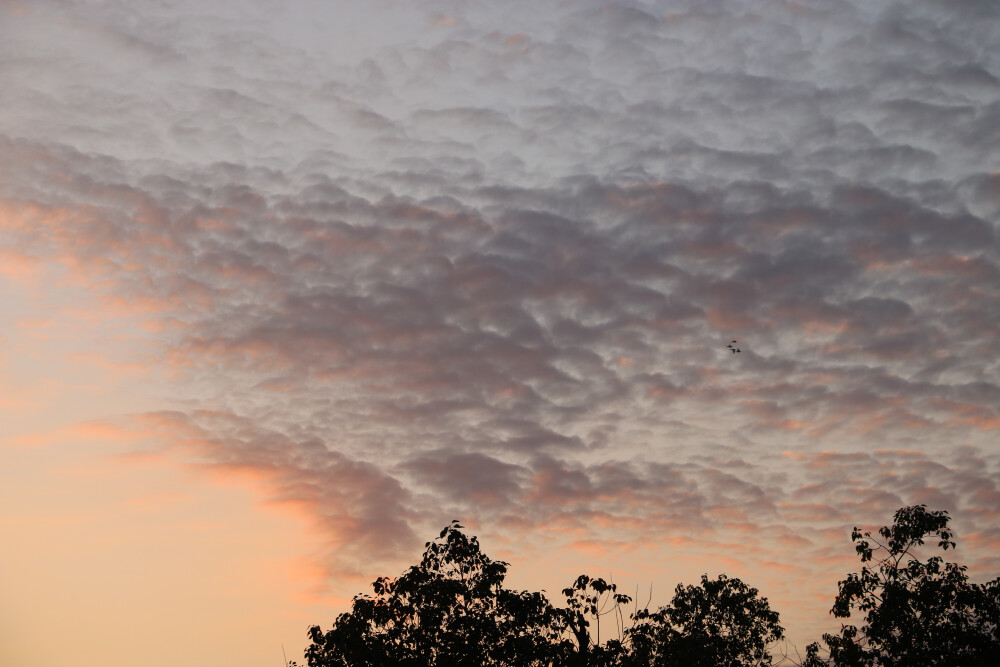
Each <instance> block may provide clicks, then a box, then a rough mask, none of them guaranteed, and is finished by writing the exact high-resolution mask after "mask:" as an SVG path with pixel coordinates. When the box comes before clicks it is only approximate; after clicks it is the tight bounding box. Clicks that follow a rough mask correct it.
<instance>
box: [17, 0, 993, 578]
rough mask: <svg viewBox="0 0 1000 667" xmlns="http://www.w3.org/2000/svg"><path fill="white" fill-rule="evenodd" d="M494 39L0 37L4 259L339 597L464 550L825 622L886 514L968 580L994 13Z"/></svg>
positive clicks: (166, 14)
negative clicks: (258, 497)
mask: <svg viewBox="0 0 1000 667" xmlns="http://www.w3.org/2000/svg"><path fill="white" fill-rule="evenodd" d="M515 5H516V3H514V4H512V3H503V7H502V11H501V8H499V7H491V6H488V5H487V4H486V3H457V2H456V3H448V2H445V3H434V5H433V6H424V5H420V4H418V3H404V2H399V3H376V4H374V5H370V6H366V8H365V9H364V10H361V9H359V8H358V7H357V6H355V5H353V4H347V3H342V4H337V3H312V4H311V3H297V4H296V5H295V9H294V10H293V9H287V8H286V9H280V8H279V7H280V6H279V5H278V4H271V3H266V4H265V3H262V4H259V5H253V4H251V3H239V4H236V3H233V4H229V5H227V4H225V3H219V4H218V5H215V4H213V5H212V6H211V7H205V6H204V3H156V4H152V3H151V4H148V5H145V4H143V3H115V2H111V3H101V4H89V3H80V4H72V3H70V4H63V3H46V2H38V3H31V4H30V5H25V6H24V7H19V6H18V5H17V4H16V3H5V4H3V5H2V7H0V10H2V11H4V12H6V13H7V16H5V17H4V22H3V23H4V27H3V28H0V31H2V35H3V39H2V40H0V57H2V58H3V59H4V61H5V62H6V63H7V65H6V66H5V67H4V68H3V69H2V70H0V86H2V88H3V90H4V91H5V92H4V99H5V102H4V105H5V110H4V113H3V114H2V115H0V133H2V134H0V152H2V154H3V155H4V156H5V159H4V160H3V161H2V162H0V195H2V206H3V217H2V222H0V238H2V242H3V245H4V246H5V247H6V248H7V250H6V252H7V253H8V254H9V255H10V256H11V257H16V258H21V261H27V260H25V259H24V258H28V259H30V260H31V261H43V262H44V261H57V260H59V261H62V262H64V263H65V265H66V266H68V267H69V268H70V270H71V271H72V272H73V275H74V276H75V278H76V279H78V280H79V281H81V283H82V284H84V285H87V286H88V287H89V288H91V289H93V290H95V291H97V292H99V293H100V294H102V295H104V296H105V297H107V298H109V299H118V300H119V302H120V303H126V304H130V307H132V308H134V309H135V311H136V312H137V313H141V314H142V316H143V317H144V318H146V319H147V320H148V324H149V329H150V330H151V331H152V333H149V335H148V340H147V342H148V346H149V349H150V350H151V351H153V353H154V354H155V355H156V358H157V359H158V360H159V363H163V364H170V365H172V368H173V369H174V371H173V372H174V373H175V376H174V378H175V379H174V380H173V382H174V384H173V392H174V395H175V396H176V399H177V400H176V401H175V403H173V404H171V405H165V406H164V409H163V411H162V412H160V413H155V414H149V415H145V416H142V417H139V418H141V419H145V420H149V421H152V422H154V423H156V424H158V425H159V426H160V427H161V428H162V432H163V433H164V441H165V442H169V443H172V445H171V446H172V447H174V448H175V450H176V452H177V453H178V455H180V456H183V457H186V459H187V460H191V461H197V462H199V463H200V464H203V465H206V466H214V467H221V468H232V469H239V470H253V471H256V472H258V473H260V474H262V475H263V476H264V479H266V485H267V489H268V493H269V494H271V495H272V496H273V497H274V498H275V499H277V500H285V501H291V502H296V503H300V504H301V505H302V506H304V507H306V508H308V511H309V512H310V514H311V516H312V517H313V518H314V520H315V522H316V525H317V526H318V527H319V529H320V530H321V531H322V534H323V535H324V537H325V538H326V539H327V540H328V543H329V547H330V549H329V553H328V554H325V555H324V556H323V558H324V562H325V563H326V566H327V567H328V568H329V572H331V573H333V572H354V571H355V570H356V569H357V568H358V567H359V563H363V564H365V565H367V564H368V560H367V559H370V558H373V557H374V558H376V559H383V560H391V559H393V558H397V557H399V556H400V555H401V554H408V553H410V552H411V551H412V550H413V549H414V548H415V547H417V546H419V543H420V541H421V539H422V537H423V535H425V534H427V530H428V526H438V525H440V524H441V523H442V521H447V520H448V519H450V518H452V515H453V514H454V515H465V516H474V517H476V518H477V520H478V521H479V522H480V523H481V524H482V526H484V530H486V531H490V530H494V529H495V530H503V531H506V533H507V534H508V535H521V536H524V537H525V538H526V539H529V540H530V538H531V536H532V535H533V534H534V531H537V530H540V529H551V528H554V527H555V528H558V529H560V530H563V531H564V534H565V535H566V536H567V537H566V538H565V539H566V541H567V543H568V542H569V541H571V540H573V539H575V538H574V537H573V536H577V537H578V536H579V534H580V533H581V531H582V532H584V533H586V535H587V538H588V539H589V540H591V542H590V543H594V542H595V541H600V540H601V539H607V540H609V542H608V543H612V542H611V540H619V542H615V543H617V544H624V543H628V545H626V546H628V548H643V545H650V544H656V543H657V542H663V541H666V540H669V539H679V537H678V536H680V535H697V536H699V540H701V543H702V545H703V546H702V548H706V549H711V548H712V547H713V545H714V546H716V547H718V549H719V550H720V551H730V552H731V551H732V549H733V548H734V547H733V545H737V544H738V545H741V548H742V549H743V550H744V551H743V553H745V554H746V558H747V559H748V560H751V561H754V562H758V563H760V564H761V565H762V566H765V567H766V566H774V567H776V568H778V569H780V568H782V567H784V568H786V570H785V572H786V574H787V576H786V580H787V583H788V586H789V588H790V589H792V588H796V587H798V588H799V589H801V590H807V591H816V590H820V588H822V587H817V586H818V585H817V584H815V582H814V581H813V580H812V578H811V577H810V573H809V572H808V571H805V570H802V571H800V570H798V569H796V567H795V566H793V564H792V560H791V559H789V558H788V557H787V553H788V551H789V550H793V549H794V550H795V551H796V552H797V553H799V555H800V557H798V558H796V559H795V562H797V563H801V561H802V558H801V555H802V554H806V555H812V556H814V557H815V558H817V559H822V557H823V554H824V553H828V552H829V550H830V549H831V544H838V545H839V544H840V543H842V542H843V540H844V536H843V532H842V528H843V526H844V525H849V524H853V523H861V522H865V521H879V520H883V519H884V518H885V517H886V516H887V514H888V513H890V512H891V511H892V510H894V509H895V508H897V507H899V506H901V505H904V504H910V503H917V502H927V503H928V504H930V505H933V506H936V507H944V508H947V509H949V510H951V511H952V512H953V513H954V514H956V515H957V516H958V518H959V519H960V526H961V527H962V529H963V530H964V532H965V533H966V534H967V535H969V536H970V539H969V544H968V545H967V548H968V549H969V551H968V553H969V554H970V558H971V559H973V560H975V561H976V562H977V563H978V564H979V565H981V566H982V567H984V568H992V571H994V572H995V571H996V569H997V566H998V565H1000V561H998V560H997V557H996V555H995V554H996V553H997V550H996V545H997V540H998V537H997V535H996V531H995V530H992V532H991V528H990V526H991V525H995V523H996V521H997V519H998V511H1000V489H998V481H1000V478H998V466H1000V461H998V457H997V452H996V448H995V443H996V438H997V433H1000V410H998V407H997V406H1000V365H998V361H997V359H998V357H997V354H996V345H997V331H1000V242H998V230H997V219H998V215H1000V180H998V176H997V174H996V173H994V172H995V171H996V169H997V164H996V161H995V159H996V155H997V152H998V148H1000V78H998V77H1000V52H998V51H997V49H996V48H995V45H996V44H998V43H1000V10H998V8H997V6H996V4H995V3H991V2H974V1H972V0H964V1H961V2H943V1H938V0H924V1H920V2H897V3H890V2H878V3H868V2H864V3H862V2H847V1H838V2H833V1H811V2H805V3H791V2H780V1H774V2H767V3H758V2H743V3H740V2H613V3H600V2H591V1H589V0H587V1H584V2H573V3H525V4H523V5H516V6H515ZM11 261H13V260H11ZM733 338H738V339H739V340H740V345H741V347H742V353H741V354H739V355H730V354H729V353H728V351H727V350H726V349H725V348H724V345H725V344H726V343H727V342H728V341H729V340H731V339H733ZM195 388H196V389H195ZM194 397H197V401H195V400H194ZM494 527H496V528H494ZM783 559H784V561H783ZM782 562H784V563H785V564H784V565H782ZM835 565H836V567H834V571H839V569H840V568H841V567H842V564H841V563H840V561H838V562H837V563H836V564H835ZM810 587H812V588H810ZM827 588H828V587H827ZM822 590H826V588H823V589H822Z"/></svg>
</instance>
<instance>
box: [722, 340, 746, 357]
mask: <svg viewBox="0 0 1000 667" xmlns="http://www.w3.org/2000/svg"><path fill="white" fill-rule="evenodd" d="M726 349H728V350H729V351H730V352H732V353H733V354H736V353H737V352H742V351H743V350H741V349H740V348H738V347H736V341H735V340H734V341H730V343H729V345H727V346H726Z"/></svg>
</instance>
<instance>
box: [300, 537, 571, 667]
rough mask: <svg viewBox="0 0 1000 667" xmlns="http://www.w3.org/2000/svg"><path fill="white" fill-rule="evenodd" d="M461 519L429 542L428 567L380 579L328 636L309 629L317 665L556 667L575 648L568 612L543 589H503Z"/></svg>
mask: <svg viewBox="0 0 1000 667" xmlns="http://www.w3.org/2000/svg"><path fill="white" fill-rule="evenodd" d="M461 529H462V526H461V525H459V524H458V522H457V521H456V522H452V524H451V525H450V526H448V527H446V528H445V529H444V530H442V531H441V535H440V537H439V539H438V540H437V541H434V542H428V543H427V544H426V545H425V546H426V551H425V552H424V556H423V559H422V560H421V563H420V565H416V566H413V567H411V568H410V569H409V570H407V571H406V572H405V573H404V574H403V575H401V576H400V577H398V578H396V579H390V578H387V577H380V578H378V579H377V580H375V582H374V583H373V584H372V588H373V589H374V593H375V596H374V597H371V596H368V595H358V596H356V597H355V598H354V601H353V604H352V609H351V611H350V612H347V613H344V614H341V615H340V616H339V617H338V618H337V620H336V622H335V623H334V625H333V627H332V628H331V629H330V630H329V631H328V632H326V633H323V632H322V630H321V629H320V628H319V626H314V627H312V628H310V630H309V636H310V638H311V640H312V644H311V645H310V646H309V647H308V648H307V649H306V660H307V662H308V664H309V667H335V666H336V667H340V666H345V667H346V666H348V665H349V666H351V667H355V666H365V667H366V666H371V667H375V666H381V665H401V666H403V667H406V666H413V667H416V666H417V665H420V666H421V667H425V666H435V665H454V666H455V667H463V666H469V667H473V666H475V667H479V666H480V665H548V664H550V663H552V662H554V661H557V660H558V658H559V656H560V654H562V653H565V652H566V650H567V646H566V643H565V642H563V641H562V640H561V631H562V628H563V625H564V624H563V615H562V614H561V613H560V610H557V609H555V608H553V606H552V605H551V604H550V603H549V601H548V600H547V599H546V598H545V596H544V595H543V594H542V593H529V592H524V591H521V592H517V591H512V590H508V589H505V588H504V587H503V581H504V577H505V576H506V573H507V567H508V564H507V563H505V562H503V561H494V560H491V559H490V558H489V557H488V556H486V555H485V554H483V553H482V552H481V550H480V548H479V541H478V540H477V539H476V538H475V537H472V538H469V537H468V536H466V535H465V534H464V533H462V531H461Z"/></svg>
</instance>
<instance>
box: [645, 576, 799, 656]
mask: <svg viewBox="0 0 1000 667" xmlns="http://www.w3.org/2000/svg"><path fill="white" fill-rule="evenodd" d="M634 618H635V621H636V622H635V625H633V627H632V628H630V629H629V631H628V632H627V633H626V634H627V636H628V639H629V643H630V646H631V656H630V660H631V662H630V663H629V664H634V665H651V666H656V667H660V666H661V665H663V666H665V665H689V666H691V667H701V666H704V667H751V666H754V667H755V666H757V665H770V664H771V655H770V654H769V653H768V651H767V647H768V645H769V644H770V643H772V642H775V641H778V640H780V639H781V638H782V637H783V636H784V630H783V629H782V627H781V625H779V623H778V613H777V612H775V611H772V610H771V608H770V606H769V605H768V602H767V598H759V597H757V589H756V588H750V587H749V586H747V585H746V584H744V583H743V582H742V581H740V580H739V579H736V578H732V579H731V578H729V577H727V576H726V575H724V574H723V575H719V577H718V578H717V579H709V578H708V576H707V575H702V577H701V585H699V586H686V587H685V586H683V585H681V584H678V585H677V588H676V590H675V593H674V597H673V600H672V601H671V602H670V604H669V605H667V606H665V607H661V608H660V609H659V611H656V612H652V613H651V612H649V611H646V610H642V611H639V612H638V613H636V614H635V615H634Z"/></svg>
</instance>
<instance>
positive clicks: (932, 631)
mask: <svg viewBox="0 0 1000 667" xmlns="http://www.w3.org/2000/svg"><path fill="white" fill-rule="evenodd" d="M948 521H949V516H948V514H947V512H942V511H936V512H933V511H928V510H927V508H926V507H925V506H923V505H917V506H913V507H904V508H902V509H900V510H899V511H897V512H896V515H895V520H894V523H893V525H892V526H884V527H882V528H881V529H880V530H879V531H878V536H879V537H877V538H876V537H872V535H871V533H868V532H862V531H860V530H859V529H857V528H855V529H854V531H853V533H852V540H853V542H854V544H855V549H856V551H857V553H858V555H859V556H860V558H861V562H862V568H861V571H860V572H859V573H853V574H848V575H847V578H846V579H844V580H843V581H841V582H840V583H839V593H838V595H837V597H836V599H835V601H834V605H833V609H832V610H831V613H832V614H833V615H834V616H836V617H838V618H845V619H846V618H850V617H851V616H852V614H854V613H857V614H859V615H860V616H861V617H862V619H863V623H862V625H861V627H857V626H855V625H847V624H845V625H843V626H842V627H841V631H840V633H838V634H835V635H831V634H827V635H824V637H823V640H824V643H825V644H826V649H827V653H828V657H827V658H823V657H821V656H820V646H819V644H818V643H815V644H811V645H810V646H809V647H808V649H807V654H806V659H805V662H803V663H802V664H803V665H807V666H809V667H819V666H820V665H827V666H833V665H835V666H838V667H839V666H843V667H899V666H903V665H906V666H912V667H922V666H923V665H943V664H954V665H986V664H989V665H994V664H997V665H1000V636H998V628H1000V579H997V580H994V581H991V582H989V583H987V584H975V583H972V582H970V581H969V580H968V577H967V575H966V568H965V566H962V565H958V564H955V563H950V562H945V561H944V560H943V559H942V558H941V557H940V556H931V557H928V558H926V559H924V560H921V559H920V558H918V548H919V547H921V546H922V545H923V544H924V542H925V540H927V539H934V540H936V541H937V547H938V548H940V549H942V550H945V551H947V550H948V549H949V548H954V546H955V542H954V535H953V532H952V531H951V530H950V529H949V528H948ZM508 567H509V564H508V563H505V562H503V561H496V560H493V559H491V558H489V557H488V556H487V555H486V554H484V553H483V552H482V550H481V549H480V545H479V540H478V539H477V538H476V537H474V536H473V537H470V536H468V535H466V534H465V533H464V532H463V527H462V526H461V524H459V523H458V522H457V521H453V522H452V523H451V524H450V525H448V526H446V527H445V528H444V530H442V531H441V533H440V535H439V536H438V538H437V539H436V540H434V541H431V542H427V543H426V544H425V551H424V555H423V558H422V559H421V561H420V563H419V564H418V565H414V566H412V567H410V568H409V569H408V570H407V571H406V572H404V573H403V574H401V575H400V576H398V577H395V578H389V577H379V578H378V579H376V580H375V581H374V582H373V583H372V594H362V595H357V596H355V598H354V600H353V602H352V605H351V610H350V611H348V612H345V613H343V614H341V615H340V616H339V617H337V619H336V620H335V621H334V623H333V626H332V627H331V628H330V629H329V630H328V631H326V632H324V631H323V630H322V629H321V628H320V627H319V626H313V627H312V628H310V629H309V637H310V639H311V644H310V646H309V647H308V648H307V649H306V652H305V658H306V662H307V664H308V666H309V667H347V666H350V667H355V666H359V667H374V666H376V665H379V666H381V665H401V666H403V667H417V666H421V667H424V666H427V667H437V666H445V665H448V666H456V667H463V666H470V667H471V666H473V665H475V666H480V665H481V666H485V667H494V666H496V667H499V666H512V667H513V666H526V667H531V666H537V667H541V666H544V667H561V666H566V667H576V666H580V667H582V666H584V665H586V666H588V667H589V666H595V667H597V666H600V667H604V666H607V667H612V666H614V667H640V666H641V667H669V666H684V667H764V666H767V665H771V664H773V658H772V654H773V652H774V649H775V647H776V643H777V642H779V641H780V640H782V639H783V638H784V630H783V628H782V627H781V625H780V622H779V617H778V613H777V612H776V611H773V610H772V609H771V608H770V605H769V604H768V601H767V598H764V597H761V596H760V594H759V592H758V590H757V589H756V588H752V587H750V586H748V585H747V584H745V583H744V582H742V581H740V580H739V579H737V578H735V577H727V576H726V575H724V574H723V575H719V576H718V577H716V578H714V579H712V578H709V577H708V575H703V576H702V578H701V582H700V583H699V584H697V585H689V586H684V585H682V584H678V585H677V587H676V589H675V591H674V596H673V599H672V600H671V601H670V603H669V604H667V605H665V606H663V607H660V608H659V609H656V610H650V609H649V608H648V606H647V607H644V608H642V609H640V608H639V607H638V605H637V604H635V603H634V601H633V599H632V597H631V596H628V595H625V594H622V593H619V592H618V590H617V587H616V585H615V584H614V583H613V582H608V581H605V580H604V579H602V578H594V577H590V576H588V575H585V574H583V575H580V576H579V577H577V578H576V580H575V581H574V582H573V583H572V584H571V585H570V586H568V587H566V588H564V589H563V590H562V595H563V598H564V600H563V604H562V605H561V606H556V605H554V604H552V602H550V601H549V599H548V598H547V597H546V595H545V593H544V591H542V592H528V591H515V590H511V589H508V588H506V587H505V586H504V580H505V578H506V575H507V568H508ZM630 605H631V610H630ZM602 619H603V621H602ZM602 623H603V625H602ZM609 635H610V636H609ZM782 662H783V663H784V664H787V663H788V662H789V661H788V659H787V657H786V658H784V659H783V660H782ZM291 664H292V665H295V663H291Z"/></svg>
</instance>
